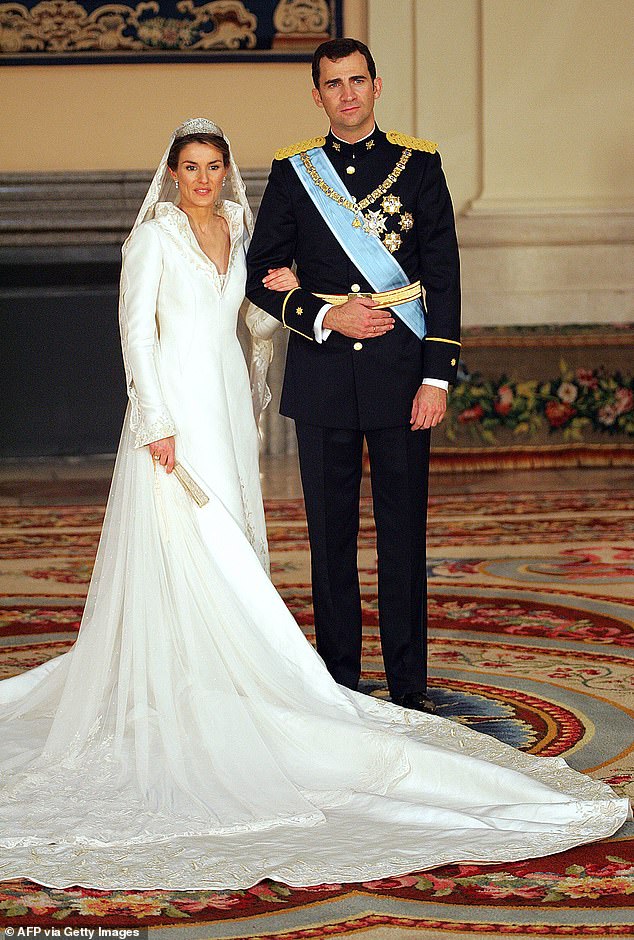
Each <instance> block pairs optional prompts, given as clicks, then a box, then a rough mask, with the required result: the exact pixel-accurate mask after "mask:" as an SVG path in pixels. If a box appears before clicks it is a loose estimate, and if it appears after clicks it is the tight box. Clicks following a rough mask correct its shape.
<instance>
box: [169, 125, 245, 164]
mask: <svg viewBox="0 0 634 940" xmlns="http://www.w3.org/2000/svg"><path fill="white" fill-rule="evenodd" d="M187 144H211V146H212V147H215V148H216V150H219V151H220V153H221V154H222V162H223V163H224V165H225V166H229V161H230V154H229V144H228V143H227V141H226V140H225V139H224V137H219V136H218V135H217V134H185V136H184V137H177V138H176V140H175V141H174V143H173V144H172V146H171V147H170V152H169V153H168V155H167V165H168V167H169V168H170V170H173V171H174V172H176V170H177V169H178V158H179V157H180V154H181V150H182V149H183V147H186V146H187Z"/></svg>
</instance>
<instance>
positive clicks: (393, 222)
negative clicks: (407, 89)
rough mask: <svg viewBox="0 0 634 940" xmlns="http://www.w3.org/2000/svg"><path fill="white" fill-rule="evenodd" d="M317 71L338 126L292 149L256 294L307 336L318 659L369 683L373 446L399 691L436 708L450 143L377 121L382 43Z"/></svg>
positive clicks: (252, 283) (340, 50)
mask: <svg viewBox="0 0 634 940" xmlns="http://www.w3.org/2000/svg"><path fill="white" fill-rule="evenodd" d="M312 71H313V83H314V86H315V87H314V89H313V99H314V101H315V104H316V105H317V107H319V108H322V109H323V110H324V111H325V112H326V115H327V117H328V119H329V121H330V131H329V133H328V134H327V136H325V137H315V138H313V139H312V140H307V141H302V142H301V143H298V144H297V145H295V146H293V147H287V148H285V149H282V150H279V151H278V152H277V153H276V155H275V160H274V162H273V166H272V168H271V174H270V177H269V181H268V185H267V188H266V191H265V193H264V196H263V198H262V204H261V207H260V212H259V215H258V220H257V224H256V227H255V233H254V235H253V239H252V242H251V246H250V248H249V253H248V269H249V274H248V280H247V295H248V297H249V300H251V301H252V302H253V303H254V304H256V305H257V306H259V307H262V308H263V309H264V310H266V311H268V313H270V314H272V315H273V316H275V317H277V318H278V319H280V320H281V321H282V323H283V325H284V326H285V328H286V329H287V330H289V331H290V335H289V343H288V354H287V360H286V372H285V377H284V387H283V391H282V400H281V405H280V411H281V413H282V414H284V415H287V416H288V417H291V418H294V419H295V424H296V431H297V441H298V446H299V461H300V470H301V476H302V485H303V489H304V500H305V505H306V515H307V519H308V531H309V537H310V547H311V561H312V586H313V603H314V610H315V632H316V637H317V649H318V651H319V653H320V654H321V656H322V657H323V659H324V660H325V662H326V665H327V667H328V669H329V670H330V672H331V674H332V676H333V677H334V678H335V680H336V681H337V682H339V683H341V684H342V685H345V686H347V687H348V688H351V689H355V688H356V687H357V684H358V682H359V677H360V673H361V640H362V636H361V601H360V591H359V575H358V569H357V536H358V531H359V489H360V483H361V474H362V462H363V441H364V439H365V441H366V444H367V449H368V455H369V460H370V472H371V482H372V496H373V503H374V518H375V522H376V531H377V554H378V606H379V625H380V632H381V647H382V651H383V659H384V663H385V672H386V676H387V682H388V687H389V690H390V694H391V697H392V701H394V702H396V703H397V704H399V705H403V706H404V707H406V708H414V709H417V710H419V711H428V712H431V711H434V705H433V702H432V701H431V699H430V698H429V697H428V695H427V675H426V621H427V611H426V607H427V598H426V567H425V530H426V513H427V477H428V466H429V439H430V431H431V428H433V427H435V426H436V425H437V424H438V423H439V422H440V421H441V420H442V418H443V415H444V413H445V409H446V399H447V387H448V383H449V382H450V381H452V380H453V379H454V378H455V375H456V369H457V363H458V357H459V352H460V343H459V320H460V278H459V261H458V247H457V242H456V234H455V225H454V217H453V210H452V205H451V199H450V196H449V192H448V190H447V185H446V182H445V177H444V174H443V171H442V169H441V162H440V157H439V155H438V154H437V153H436V148H435V145H434V144H431V143H429V142H428V141H425V140H419V139H417V138H413V137H407V136H405V135H404V134H401V133H398V132H395V131H390V132H389V133H388V134H387V135H386V134H385V133H383V132H382V131H381V130H379V128H378V127H377V126H376V123H375V118H374V103H375V101H376V100H377V99H378V98H379V96H380V94H381V79H380V78H377V77H376V67H375V64H374V60H373V59H372V55H371V53H370V50H369V49H368V48H367V46H365V45H364V44H363V43H362V42H359V41H358V40H355V39H335V40H332V41H329V42H325V43H323V44H322V45H321V46H319V48H318V49H317V50H316V52H315V55H314V58H313V66H312ZM293 261H294V262H295V263H296V265H297V275H298V278H299V282H300V285H301V286H300V287H297V288H295V289H294V290H292V291H290V292H282V293H278V292H276V291H275V290H274V289H273V287H274V285H275V278H276V275H275V274H274V273H269V272H270V271H271V269H273V268H278V267H284V266H288V265H290V264H292V262H293Z"/></svg>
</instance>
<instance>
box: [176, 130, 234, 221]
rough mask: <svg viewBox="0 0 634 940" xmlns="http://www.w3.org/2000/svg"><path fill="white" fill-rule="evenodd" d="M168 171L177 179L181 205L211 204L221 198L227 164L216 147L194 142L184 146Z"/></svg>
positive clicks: (184, 207) (207, 206) (202, 206)
mask: <svg viewBox="0 0 634 940" xmlns="http://www.w3.org/2000/svg"><path fill="white" fill-rule="evenodd" d="M170 173H171V174H172V176H173V178H174V179H175V180H177V181H178V188H179V191H180V207H181V209H183V210H187V209H188V208H198V209H203V208H209V207H211V206H213V205H214V204H215V203H216V202H217V201H218V199H219V198H220V192H221V190H222V183H223V180H224V178H225V176H226V175H227V168H226V167H225V165H224V161H223V156H222V153H221V152H220V151H219V150H218V149H217V148H216V147H213V146H212V145H211V144H202V143H196V142H194V143H191V144H187V146H186V147H183V149H182V150H181V152H180V154H179V158H178V168H177V170H176V172H174V171H173V170H170Z"/></svg>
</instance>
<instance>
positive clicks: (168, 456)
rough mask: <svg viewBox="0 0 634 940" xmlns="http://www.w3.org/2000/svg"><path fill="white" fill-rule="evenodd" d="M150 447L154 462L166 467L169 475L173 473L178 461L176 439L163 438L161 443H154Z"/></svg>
mask: <svg viewBox="0 0 634 940" xmlns="http://www.w3.org/2000/svg"><path fill="white" fill-rule="evenodd" d="M148 447H149V448H150V453H151V454H152V460H155V461H156V463H160V464H161V465H162V466H163V467H165V469H166V471H167V473H171V472H172V470H173V469H174V463H175V461H176V455H175V449H176V448H175V445H174V438H173V437H162V438H161V440H160V441H152V443H151V444H148Z"/></svg>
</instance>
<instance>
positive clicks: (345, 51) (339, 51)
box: [312, 39, 376, 88]
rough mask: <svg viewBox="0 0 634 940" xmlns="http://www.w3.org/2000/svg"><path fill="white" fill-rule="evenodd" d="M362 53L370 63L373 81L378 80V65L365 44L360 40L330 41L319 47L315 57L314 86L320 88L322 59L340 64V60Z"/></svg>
mask: <svg viewBox="0 0 634 940" xmlns="http://www.w3.org/2000/svg"><path fill="white" fill-rule="evenodd" d="M355 52H360V53H361V55H362V56H363V57H364V59H365V61H366V62H367V63H368V72H369V73H370V78H371V79H372V81H374V79H375V78H376V65H375V64H374V59H373V58H372V53H371V52H370V50H369V49H368V47H367V46H366V44H365V43H364V42H361V40H360V39H328V40H327V41H326V42H322V44H321V45H320V46H317V48H316V49H315V52H314V55H313V65H312V72H313V85H314V86H315V88H319V64H320V62H321V60H322V59H330V61H331V62H338V61H339V59H345V58H347V57H348V56H349V55H354V53H355Z"/></svg>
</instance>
